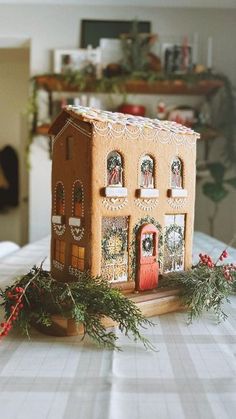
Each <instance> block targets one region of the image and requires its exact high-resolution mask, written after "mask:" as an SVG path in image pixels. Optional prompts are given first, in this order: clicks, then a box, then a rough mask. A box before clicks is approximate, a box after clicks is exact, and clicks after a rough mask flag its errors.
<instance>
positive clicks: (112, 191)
mask: <svg viewBox="0 0 236 419" xmlns="http://www.w3.org/2000/svg"><path fill="white" fill-rule="evenodd" d="M105 196H106V197H107V198H113V197H116V198H124V197H126V196H128V191H127V188H123V187H120V186H113V187H112V186H107V187H106V188H105Z"/></svg>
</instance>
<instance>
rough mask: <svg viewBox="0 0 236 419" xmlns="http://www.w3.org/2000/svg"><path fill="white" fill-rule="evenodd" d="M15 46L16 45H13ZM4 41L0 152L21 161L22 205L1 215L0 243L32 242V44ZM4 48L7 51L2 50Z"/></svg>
mask: <svg viewBox="0 0 236 419" xmlns="http://www.w3.org/2000/svg"><path fill="white" fill-rule="evenodd" d="M12 42H13V41H12ZM6 45H7V47H5V48H4V39H1V48H0V109H1V112H0V124H1V132H0V150H1V149H3V148H4V147H10V148H12V149H13V150H14V152H15V154H16V156H17V157H18V173H19V177H18V187H19V196H18V204H16V205H15V206H11V205H10V206H7V207H6V208H4V210H2V211H1V212H0V240H10V241H14V242H16V243H18V244H20V245H23V244H25V243H27V242H28V170H27V163H26V146H27V142H28V136H29V134H28V127H27V116H26V107H27V101H28V97H29V78H30V48H29V42H26V40H24V41H23V40H21V42H20V44H19V41H18V42H16V40H14V42H13V44H12V46H11V42H10V41H9V39H7V40H6ZM2 46H3V47H2Z"/></svg>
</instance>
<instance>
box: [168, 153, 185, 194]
mask: <svg viewBox="0 0 236 419" xmlns="http://www.w3.org/2000/svg"><path fill="white" fill-rule="evenodd" d="M171 188H183V164H182V161H181V160H180V159H179V157H174V159H173V160H172V163H171Z"/></svg>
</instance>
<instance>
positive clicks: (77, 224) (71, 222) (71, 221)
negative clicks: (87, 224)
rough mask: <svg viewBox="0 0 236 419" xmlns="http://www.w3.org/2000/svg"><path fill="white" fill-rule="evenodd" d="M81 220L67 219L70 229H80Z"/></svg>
mask: <svg viewBox="0 0 236 419" xmlns="http://www.w3.org/2000/svg"><path fill="white" fill-rule="evenodd" d="M81 224H82V222H81V218H80V217H70V218H69V225H70V226H72V227H81Z"/></svg>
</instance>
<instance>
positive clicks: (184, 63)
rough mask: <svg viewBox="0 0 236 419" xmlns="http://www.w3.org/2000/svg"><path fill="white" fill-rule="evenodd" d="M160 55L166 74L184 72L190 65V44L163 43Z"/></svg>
mask: <svg viewBox="0 0 236 419" xmlns="http://www.w3.org/2000/svg"><path fill="white" fill-rule="evenodd" d="M161 56H162V63H163V67H164V70H165V72H166V73H167V74H168V73H184V72H187V71H188V70H190V69H191V67H192V46H191V45H189V44H188V45H187V44H182V45H181V44H172V43H163V44H162V48H161Z"/></svg>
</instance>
